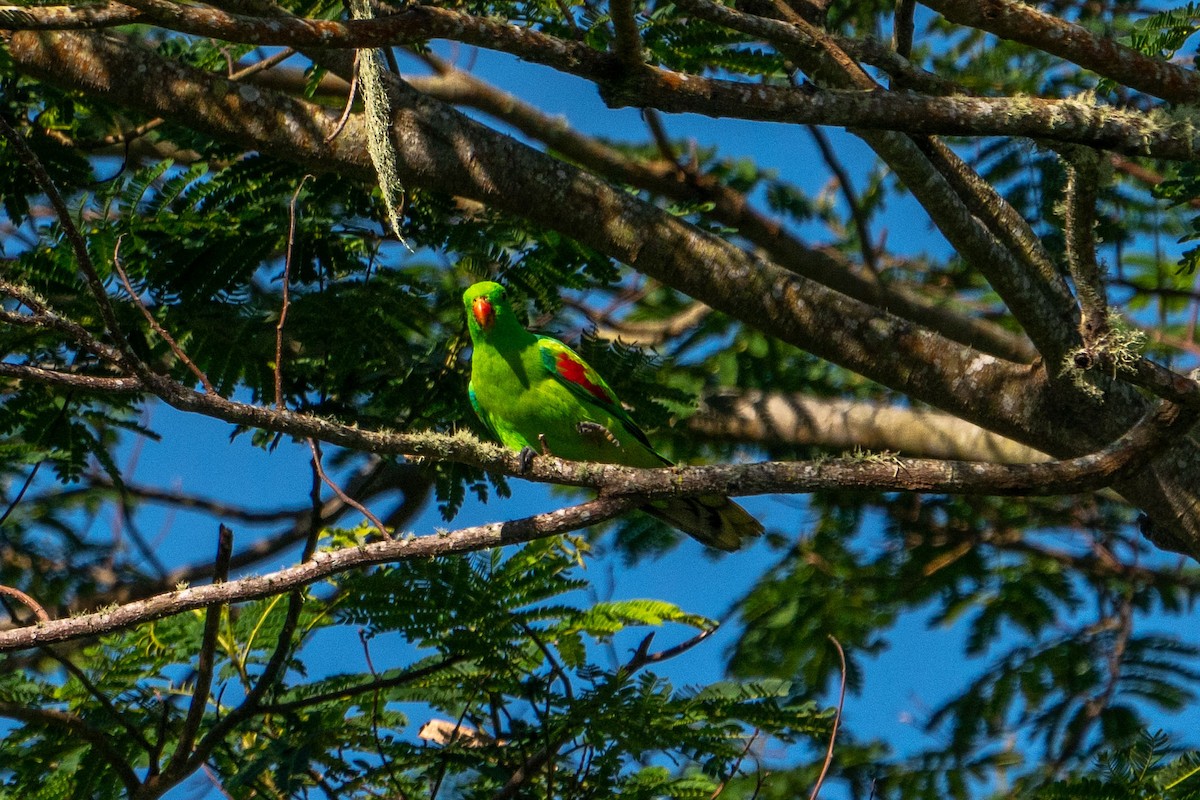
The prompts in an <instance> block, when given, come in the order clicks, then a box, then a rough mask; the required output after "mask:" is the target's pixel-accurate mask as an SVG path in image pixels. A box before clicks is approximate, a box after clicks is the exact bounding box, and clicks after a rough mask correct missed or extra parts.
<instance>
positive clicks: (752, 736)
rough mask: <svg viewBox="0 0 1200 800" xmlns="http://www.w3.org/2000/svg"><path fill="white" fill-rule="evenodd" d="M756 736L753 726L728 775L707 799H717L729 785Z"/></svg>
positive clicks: (756, 729) (757, 732)
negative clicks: (752, 730)
mask: <svg viewBox="0 0 1200 800" xmlns="http://www.w3.org/2000/svg"><path fill="white" fill-rule="evenodd" d="M758 736H759V730H758V728H755V729H754V733H752V734H750V738H749V739H747V740H746V746H745V747H743V748H742V752H741V755H739V756H738V757H737V761H734V762H733V769H731V770H729V777H728V778H725V779H724V780H722V781H721V782H720V783H719V784H717V789H716V791H714V792H713V793H712V794H711V795H709V798H708V800H717V798H718V797H720V796H721V794H722V793H723V792H724V791H725V787H726V786H728V785H729V782H730V781H731V780H733V779H734V777H736V776H737V774H738V770H739V769H741V768H742V762H743V761H745V760H746V756H747V754H749V752H750V748H751V747H753V746H754V742H755V740H757V739H758Z"/></svg>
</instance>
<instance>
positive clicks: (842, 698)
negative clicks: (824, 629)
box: [808, 634, 846, 800]
mask: <svg viewBox="0 0 1200 800" xmlns="http://www.w3.org/2000/svg"><path fill="white" fill-rule="evenodd" d="M829 641H830V642H832V643H833V646H834V648H835V649H836V650H837V654H838V662H839V663H840V664H841V667H842V683H841V686H840V688H839V689H838V702H837V711H836V712H835V713H834V715H833V730H831V731H830V732H829V747H828V748H827V749H826V750H825V763H824V764H822V765H821V774H820V775H818V776H817V782H816V783H815V784H814V785H813V789H812V794H810V795H809V796H808V800H817V795H818V794H820V792H821V785H822V784H823V783H825V776H826V775H828V774H829V765H830V764H832V763H833V746H834V744H836V743H837V735H838V726H839V725H840V724H841V721H842V706H843V705H844V704H845V702H846V651H845V650H843V649H842V643H841V642H839V641H838V640H837V639H836V638H834V637H833V635H832V634H830V635H829Z"/></svg>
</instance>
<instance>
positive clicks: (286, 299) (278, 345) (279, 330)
mask: <svg viewBox="0 0 1200 800" xmlns="http://www.w3.org/2000/svg"><path fill="white" fill-rule="evenodd" d="M311 177H312V176H311V175H305V176H304V177H303V178H301V179H300V185H299V186H297V187H296V191H295V192H293V193H292V201H291V202H290V203H289V204H288V238H287V254H286V255H285V256H284V259H283V300H282V302H281V304H280V308H279V322H278V323H276V324H275V407H276V408H278V409H279V410H281V411H282V410H283V409H284V405H283V325H284V323H285V322H286V321H287V313H288V306H289V305H290V304H291V289H290V286H289V284H290V283H291V274H292V250H293V249H294V246H295V244H296V200H297V198H299V197H300V190H301V189H303V188H304V184H305V183H306V182H307V181H308V179H309V178H311Z"/></svg>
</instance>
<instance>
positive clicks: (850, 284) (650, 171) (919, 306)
mask: <svg viewBox="0 0 1200 800" xmlns="http://www.w3.org/2000/svg"><path fill="white" fill-rule="evenodd" d="M432 63H433V64H434V65H435V67H436V68H437V69H438V70H439V74H438V75H437V76H436V77H432V78H421V77H415V78H411V79H410V83H412V85H413V86H414V87H415V88H417V89H418V90H420V91H422V92H424V93H426V94H429V95H431V96H433V97H436V98H438V99H439V100H443V101H446V102H449V103H455V104H462V105H468V106H471V107H472V108H477V109H479V110H481V111H484V112H486V113H488V114H490V115H492V116H493V117H495V118H497V119H500V120H502V121H504V122H506V123H508V124H509V125H512V126H514V127H516V128H517V129H518V130H520V131H521V132H522V133H524V134H526V135H527V136H530V137H532V138H534V139H537V140H538V141H542V142H545V143H546V145H547V146H549V147H551V148H553V149H554V150H556V151H558V152H560V153H562V154H564V155H566V156H567V157H569V158H571V159H573V160H575V161H577V162H579V163H581V164H585V165H587V166H588V167H589V168H590V169H592V170H594V171H596V172H597V173H598V174H600V175H603V176H604V177H606V178H608V179H610V180H613V181H617V182H620V183H628V184H632V185H634V186H638V187H640V188H643V189H646V190H648V191H650V192H652V193H654V194H658V195H661V196H663V197H668V198H671V199H674V200H681V201H687V202H698V203H711V204H712V206H713V208H712V210H711V211H709V212H707V213H708V215H709V216H711V217H712V218H713V219H715V220H717V221H719V222H721V223H723V224H725V225H728V226H730V227H732V228H735V229H737V230H738V232H739V233H740V234H741V235H742V236H744V237H745V238H746V239H748V240H749V241H750V242H752V243H753V244H754V245H756V246H758V247H761V248H763V250H764V251H765V252H767V253H768V254H770V256H771V258H772V259H773V260H774V261H775V262H776V263H778V264H779V265H780V266H783V267H786V268H787V269H789V270H792V271H793V272H795V273H796V274H798V275H803V276H804V277H806V278H811V279H812V280H814V281H817V282H818V283H821V284H823V285H825V286H828V287H829V288H831V289H835V290H836V291H838V292H841V293H842V294H845V295H847V296H849V297H852V298H854V299H856V300H861V301H862V302H864V303H869V304H872V305H877V306H880V307H884V308H887V309H888V310H889V311H891V312H892V313H893V314H896V315H897V316H900V317H904V318H906V319H910V320H912V321H914V322H917V323H919V324H921V325H925V326H927V327H929V328H931V329H933V330H936V331H938V332H940V333H942V334H943V335H945V336H947V337H949V338H951V339H954V340H955V341H957V342H961V343H963V344H966V345H969V346H971V347H976V348H979V349H980V350H983V351H984V352H987V353H991V354H992V355H996V356H999V357H1000V358H1005V359H1008V360H1010V361H1016V362H1023V363H1028V362H1030V361H1032V360H1033V358H1034V356H1035V355H1036V354H1035V352H1034V350H1033V348H1032V347H1031V346H1030V343H1029V340H1028V339H1026V338H1025V337H1024V336H1021V335H1019V334H1014V333H1012V332H1011V331H1008V330H1005V329H1003V328H1001V327H999V326H997V325H994V324H991V323H989V322H987V321H986V320H982V319H979V318H977V317H974V316H971V315H969V314H966V313H960V312H957V311H955V310H954V309H953V308H949V307H946V306H945V305H943V304H939V302H938V301H937V300H931V299H929V298H926V297H924V296H922V295H920V294H918V293H917V292H915V291H912V290H911V289H909V288H908V287H906V286H894V285H893V286H888V285H885V284H882V283H880V282H879V281H877V280H872V279H870V278H868V277H866V276H863V275H861V274H859V273H858V272H857V271H855V270H854V269H853V267H852V265H851V264H850V263H848V262H847V261H846V260H845V258H844V257H842V256H841V254H840V253H836V252H829V251H826V250H823V249H821V248H813V247H809V246H808V245H806V244H804V243H803V242H802V241H800V240H799V239H798V238H796V237H795V236H793V235H792V234H791V233H790V232H789V231H788V230H787V229H786V228H785V227H784V226H783V225H782V224H781V223H780V222H778V221H777V220H773V219H769V218H768V217H766V216H764V215H763V214H761V213H760V212H758V211H757V210H756V209H755V208H754V207H753V206H752V205H751V203H750V200H749V198H747V197H746V196H745V195H744V194H742V193H740V192H738V191H736V190H734V189H732V188H730V187H728V186H726V185H724V184H722V183H720V182H719V181H717V180H715V179H712V178H710V177H708V176H706V175H691V174H689V175H688V176H686V177H681V176H680V173H679V170H678V168H677V167H675V166H674V165H670V164H667V163H665V162H659V163H643V162H639V161H635V160H633V159H631V158H628V157H626V156H625V155H624V154H622V153H620V152H619V151H617V150H615V149H613V148H611V147H608V146H607V145H605V144H602V143H601V142H599V141H597V140H595V139H593V138H591V137H588V136H583V135H582V134H580V133H578V132H576V131H574V130H572V129H571V128H570V127H568V126H567V125H565V124H564V123H563V122H562V120H559V119H557V118H554V117H552V116H550V115H549V114H546V113H544V112H542V111H541V110H539V109H537V108H534V107H533V106H531V105H529V104H527V103H525V102H523V101H521V100H520V98H518V97H516V96H514V95H511V94H509V93H507V92H503V91H500V90H499V89H496V88H495V87H493V86H491V85H489V84H487V83H485V82H484V81H482V80H480V79H479V78H477V77H475V76H474V75H471V74H470V73H467V72H463V71H462V70H456V69H453V68H452V67H449V66H448V65H446V64H445V63H444V62H441V61H439V60H436V59H433V60H432Z"/></svg>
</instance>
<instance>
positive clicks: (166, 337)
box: [113, 234, 217, 394]
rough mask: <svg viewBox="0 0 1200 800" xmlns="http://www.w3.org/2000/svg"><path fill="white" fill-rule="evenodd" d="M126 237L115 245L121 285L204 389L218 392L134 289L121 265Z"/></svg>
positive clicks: (114, 260) (118, 238)
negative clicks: (121, 254) (122, 249)
mask: <svg viewBox="0 0 1200 800" xmlns="http://www.w3.org/2000/svg"><path fill="white" fill-rule="evenodd" d="M124 238H125V234H121V235H120V236H118V237H117V243H116V244H115V245H114V246H113V270H114V271H115V272H116V273H117V277H118V278H120V280H121V285H122V286H124V287H125V291H126V292H128V293H129V299H131V300H133V302H134V304H135V305H136V306H137V307H138V309H140V310H141V312H142V316H143V317H145V318H146V322H147V323H149V325H150V327H151V328H152V329H153V330H154V332H155V333H157V334H158V335H159V336H160V337H161V338H162V340H163V341H164V342H166V343H167V346H168V347H170V348H171V352H172V353H174V354H175V357H176V358H178V359H179V360H180V361H182V362H183V363H184V365H185V366H186V367H187V368H188V369H189V370H191V372H192V374H193V375H195V376H196V380H198V381H200V385H201V386H203V387H204V391H205V392H206V393H207V394H216V393H217V390H216V389H214V388H213V385H212V384H211V383H210V382H209V380H208V376H207V375H205V374H204V371H203V370H201V369H200V368H199V367H198V366H196V364H195V362H193V361H192V360H191V359H190V358H188V355H187V353H185V352H183V348H181V347H180V346H179V344H178V342H176V341H175V337H174V336H172V335H171V334H169V333H167V329H166V328H164V327H163V326H162V325H161V324H159V321H158V320H157V319H155V318H154V315H153V314H151V313H150V309H148V308H146V304H145V303H143V302H142V298H141V297H140V296H139V295H138V293H137V292H136V291H134V288H133V284H131V283H130V282H129V277H128V276H127V275H126V274H125V270H124V269H123V268H122V267H121V259H120V253H121V240H122V239H124Z"/></svg>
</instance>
